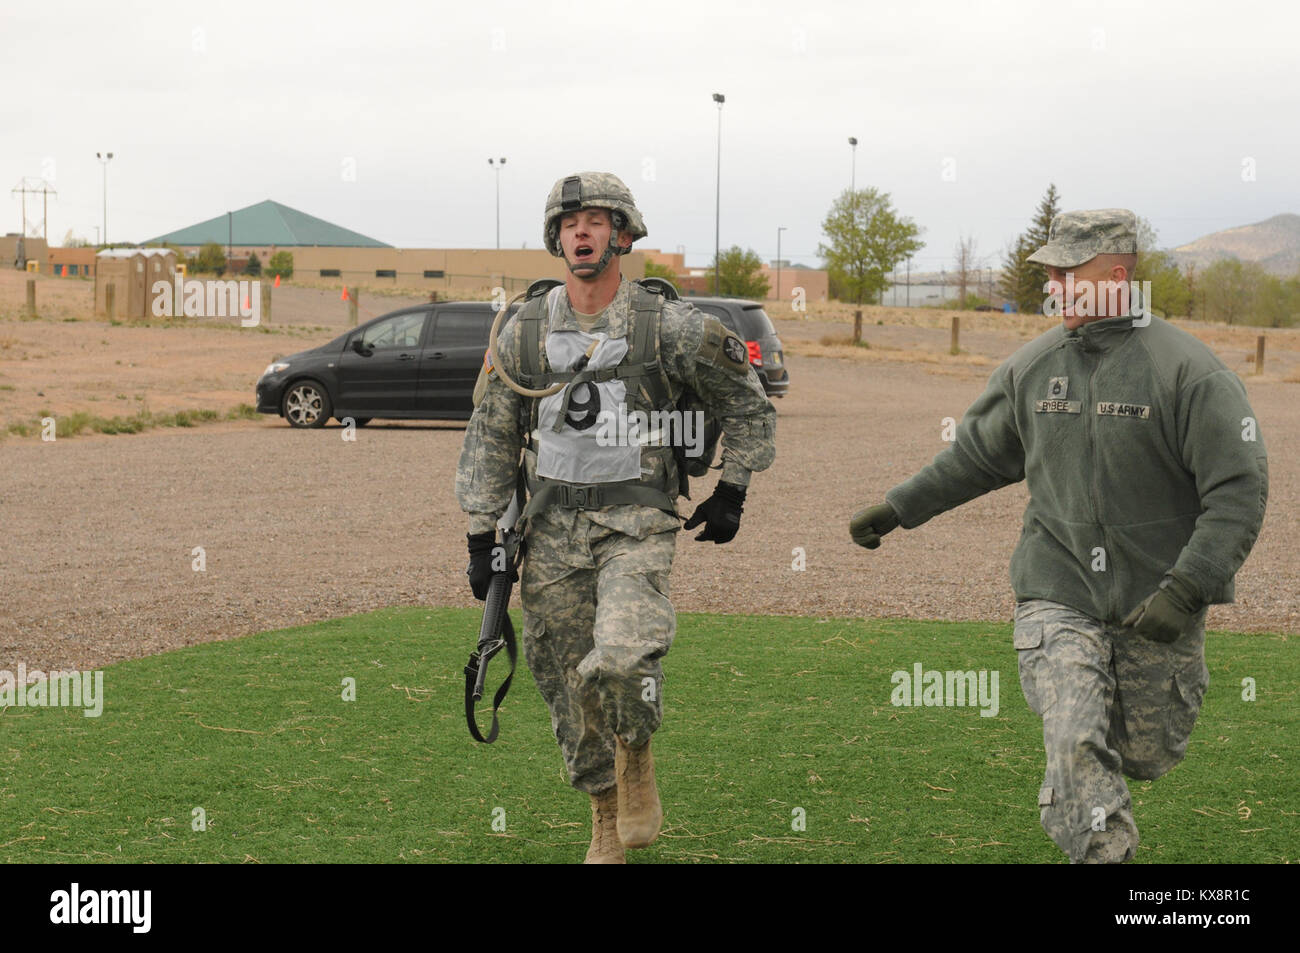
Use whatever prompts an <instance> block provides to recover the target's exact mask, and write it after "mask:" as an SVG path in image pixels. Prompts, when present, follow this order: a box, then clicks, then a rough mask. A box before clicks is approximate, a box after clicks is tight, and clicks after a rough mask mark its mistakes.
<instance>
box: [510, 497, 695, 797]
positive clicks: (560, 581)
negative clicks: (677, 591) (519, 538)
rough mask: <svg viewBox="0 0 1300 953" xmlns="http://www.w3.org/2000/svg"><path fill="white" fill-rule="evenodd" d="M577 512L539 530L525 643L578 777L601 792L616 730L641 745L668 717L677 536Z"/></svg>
mask: <svg viewBox="0 0 1300 953" xmlns="http://www.w3.org/2000/svg"><path fill="white" fill-rule="evenodd" d="M575 516H576V518H570V519H568V520H566V523H567V525H560V524H558V523H552V522H549V521H545V520H538V521H535V522H534V525H533V526H532V527H530V531H529V535H528V550H527V556H526V557H525V560H524V565H523V572H522V574H521V578H520V582H521V590H520V592H521V602H522V604H523V610H524V637H523V645H524V657H525V659H526V660H527V662H528V668H529V669H530V670H531V671H532V673H533V678H534V680H535V681H536V682H537V687H538V688H539V689H540V690H541V693H542V698H543V699H545V701H546V705H547V707H548V708H549V709H550V712H551V727H552V728H553V730H554V731H555V738H556V740H557V741H558V742H559V743H560V751H561V752H562V753H563V755H564V764H565V767H566V768H567V769H568V772H569V782H570V783H571V784H572V785H573V786H574V787H575V788H578V789H579V790H581V791H587V792H588V793H591V794H598V793H600V792H601V791H604V790H607V789H608V788H610V787H612V786H613V785H614V736H615V735H617V736H618V737H620V738H622V739H623V741H624V742H625V743H626V744H629V745H632V746H633V747H636V746H638V745H640V744H642V743H644V742H646V741H649V740H650V736H651V735H652V734H653V733H654V731H655V730H656V729H657V728H658V727H659V723H660V721H661V720H662V718H663V703H662V700H661V696H662V688H663V670H662V668H661V666H660V659H662V658H663V657H664V656H665V655H666V654H667V653H668V649H669V647H670V646H671V645H672V641H673V635H674V634H675V632H676V629H677V617H676V614H675V613H674V611H673V607H672V603H670V602H669V601H668V577H669V573H670V572H671V570H672V563H673V555H674V553H675V551H676V545H677V539H676V533H675V532H655V533H650V534H648V535H646V536H645V537H644V538H638V537H636V536H632V535H628V534H626V533H622V532H619V531H617V530H615V529H612V528H610V527H608V526H603V525H601V524H599V523H597V522H595V521H593V520H591V519H588V518H586V516H585V514H575Z"/></svg>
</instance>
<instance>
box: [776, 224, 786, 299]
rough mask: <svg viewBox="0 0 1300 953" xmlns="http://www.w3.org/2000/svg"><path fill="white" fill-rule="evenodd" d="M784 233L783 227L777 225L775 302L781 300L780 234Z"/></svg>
mask: <svg viewBox="0 0 1300 953" xmlns="http://www.w3.org/2000/svg"><path fill="white" fill-rule="evenodd" d="M783 231H785V226H784V225H778V226H777V229H776V300H777V301H780V300H781V233H782V232H783Z"/></svg>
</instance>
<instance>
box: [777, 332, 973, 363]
mask: <svg viewBox="0 0 1300 953" xmlns="http://www.w3.org/2000/svg"><path fill="white" fill-rule="evenodd" d="M785 349H786V351H787V352H788V353H791V354H798V355H800V356H801V357H838V358H844V359H847V360H850V361H867V362H873V361H889V362H891V363H897V364H939V365H950V366H958V367H988V366H990V365H992V364H994V363H995V362H994V361H993V360H992V359H990V358H988V357H985V356H984V355H983V354H967V353H965V352H962V353H960V354H955V355H953V354H949V353H947V352H946V351H926V350H921V349H919V348H897V347H890V346H889V345H887V344H874V345H873V344H870V343H868V342H867V341H863V342H861V343H860V344H854V343H853V339H852V337H850V336H848V335H844V336H842V337H841V336H838V335H825V336H823V337H822V338H821V340H819V341H818V342H817V343H816V344H814V343H812V342H811V341H796V342H793V343H787V344H786V346H785Z"/></svg>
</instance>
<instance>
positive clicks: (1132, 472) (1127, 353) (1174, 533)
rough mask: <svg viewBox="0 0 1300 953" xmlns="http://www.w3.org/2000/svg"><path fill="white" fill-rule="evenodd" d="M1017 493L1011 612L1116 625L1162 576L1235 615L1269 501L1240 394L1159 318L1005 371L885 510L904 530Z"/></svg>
mask: <svg viewBox="0 0 1300 953" xmlns="http://www.w3.org/2000/svg"><path fill="white" fill-rule="evenodd" d="M1020 480H1026V481H1027V482H1028V485H1029V496H1030V500H1029V506H1028V508H1026V510H1025V518H1024V529H1023V531H1022V533H1021V536H1020V543H1019V544H1018V545H1017V546H1016V550H1015V554H1014V555H1013V556H1012V557H1011V583H1012V587H1013V588H1014V590H1015V593H1016V598H1017V599H1019V600H1022V601H1023V600H1025V599H1050V600H1052V601H1054V602H1060V603H1062V604H1064V605H1067V606H1070V607H1072V608H1075V609H1078V610H1079V611H1081V612H1086V613H1087V614H1089V615H1091V616H1093V617H1094V618H1096V619H1099V620H1101V621H1104V622H1111V623H1118V622H1119V621H1121V620H1122V619H1123V618H1124V616H1125V615H1127V614H1128V613H1129V612H1130V611H1131V610H1132V609H1133V608H1134V607H1135V606H1137V605H1138V603H1140V602H1141V601H1142V600H1143V599H1145V598H1146V597H1147V596H1148V595H1150V594H1151V593H1152V592H1154V591H1155V590H1156V588H1157V587H1158V586H1159V584H1160V581H1161V579H1162V578H1163V576H1164V575H1165V573H1167V572H1168V571H1170V570H1171V569H1173V570H1175V571H1177V572H1178V573H1179V574H1180V575H1182V576H1184V577H1186V578H1187V579H1188V580H1189V581H1190V582H1191V584H1192V585H1193V586H1194V587H1195V589H1196V591H1197V594H1198V595H1199V597H1200V598H1201V600H1202V602H1204V603H1207V604H1208V603H1218V602H1231V601H1232V600H1233V577H1234V576H1235V575H1236V573H1237V570H1238V569H1240V568H1241V564H1242V563H1243V562H1244V561H1245V559H1246V556H1247V555H1248V554H1249V553H1250V549H1251V547H1252V546H1253V545H1254V543H1255V539H1256V537H1257V536H1258V535H1259V529H1260V525H1261V524H1262V522H1263V520H1264V507H1265V503H1266V500H1267V498H1268V459H1267V455H1266V453H1265V450H1264V438H1263V435H1262V434H1261V432H1260V429H1259V425H1258V423H1257V422H1256V420H1255V414H1254V411H1252V410H1251V408H1250V403H1249V402H1248V401H1247V399H1246V390H1245V388H1244V387H1243V386H1242V383H1241V381H1240V379H1238V377H1237V375H1236V374H1235V373H1233V372H1232V371H1230V370H1228V369H1227V368H1226V367H1225V366H1224V365H1223V363H1222V362H1221V361H1220V360H1219V359H1218V358H1217V357H1215V356H1214V354H1213V353H1212V352H1211V351H1210V349H1209V348H1207V347H1206V346H1205V345H1204V344H1202V343H1201V342H1200V341H1198V340H1197V339H1196V338H1194V337H1192V336H1191V335H1190V334H1187V333H1186V332H1184V331H1180V330H1179V329H1178V328H1175V327H1174V326H1173V325H1171V324H1169V323H1168V322H1166V321H1163V320H1161V319H1160V318H1156V317H1152V318H1151V319H1150V324H1148V325H1146V326H1140V325H1135V324H1134V322H1133V320H1132V319H1131V318H1106V319H1103V320H1100V321H1093V322H1090V323H1088V324H1084V325H1082V326H1081V327H1079V328H1078V329H1076V330H1074V331H1067V330H1066V329H1065V326H1064V325H1058V326H1057V327H1055V328H1053V329H1052V330H1051V331H1048V332H1047V333H1046V334H1044V335H1042V336H1041V337H1039V338H1037V339H1035V340H1033V341H1031V342H1030V343H1028V344H1026V345H1025V346H1024V347H1022V348H1020V349H1019V350H1018V351H1016V353H1015V354H1013V355H1011V357H1010V358H1008V359H1007V361H1006V362H1005V363H1004V364H1003V365H1002V366H1001V367H999V368H998V369H997V370H996V371H995V372H994V373H993V376H992V378H991V379H990V380H989V385H988V389H987V390H986V391H985V392H984V394H983V395H982V396H981V397H980V398H979V399H978V400H977V401H976V402H975V403H974V404H972V405H971V407H970V409H969V410H968V411H967V412H966V415H965V416H964V417H963V418H962V421H961V423H960V425H959V426H958V427H957V432H956V439H955V440H954V442H953V443H952V445H951V446H949V447H948V448H947V449H946V450H944V451H943V452H942V453H940V454H939V455H938V456H937V457H935V458H934V461H933V462H932V463H931V464H929V466H927V467H925V468H924V469H922V470H921V471H920V472H918V473H917V474H916V475H915V476H913V477H912V478H911V479H909V480H907V481H906V482H904V483H902V484H900V485H898V486H896V487H894V488H893V489H892V490H890V491H889V493H888V494H886V497H885V499H886V500H887V501H888V503H889V504H890V505H891V506H892V507H893V508H894V510H895V512H897V514H898V518H899V523H900V524H901V525H902V526H903V527H904V528H907V529H911V528H913V527H916V526H919V525H921V524H922V523H924V522H926V521H927V520H929V519H931V518H932V517H934V516H937V515H938V514H940V513H943V512H944V511H946V510H950V509H952V508H953V507H955V506H960V505H961V504H962V503H965V502H967V501H968V500H972V499H974V498H975V497H977V496H980V495H981V494H984V493H988V492H989V491H990V490H996V489H998V488H999V487H1003V486H1007V485H1008V484H1011V483H1016V482H1018V481H1020Z"/></svg>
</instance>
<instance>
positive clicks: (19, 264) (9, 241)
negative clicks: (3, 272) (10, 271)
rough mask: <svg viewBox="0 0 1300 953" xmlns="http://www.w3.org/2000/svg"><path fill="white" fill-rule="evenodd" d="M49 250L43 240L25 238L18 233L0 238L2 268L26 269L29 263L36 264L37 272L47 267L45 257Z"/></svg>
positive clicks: (0, 266) (0, 264) (0, 262)
mask: <svg viewBox="0 0 1300 953" xmlns="http://www.w3.org/2000/svg"><path fill="white" fill-rule="evenodd" d="M48 252H49V248H48V246H47V245H46V244H45V239H43V238H23V236H22V235H20V234H18V233H17V232H10V233H9V234H8V235H5V236H3V237H0V268H20V269H23V268H26V267H27V263H28V262H29V261H34V262H36V265H37V270H38V271H41V270H44V268H45V267H46V264H45V256H46V255H47V254H48Z"/></svg>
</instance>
